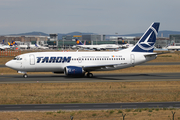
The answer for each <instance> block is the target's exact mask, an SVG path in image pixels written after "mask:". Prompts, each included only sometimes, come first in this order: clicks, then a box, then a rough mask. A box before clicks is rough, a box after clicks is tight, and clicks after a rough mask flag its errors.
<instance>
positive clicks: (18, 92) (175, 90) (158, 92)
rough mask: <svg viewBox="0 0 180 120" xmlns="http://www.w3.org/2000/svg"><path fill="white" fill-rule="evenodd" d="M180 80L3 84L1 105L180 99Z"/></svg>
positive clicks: (0, 88)
mask: <svg viewBox="0 0 180 120" xmlns="http://www.w3.org/2000/svg"><path fill="white" fill-rule="evenodd" d="M179 84H180V81H162V82H161V81H160V82H159V81H156V82H111V83H110V82H102V83H101V82H100V83H99V82H98V83H29V84H26V83H14V84H0V96H1V97H0V104H47V103H114V102H166V101H180V86H179Z"/></svg>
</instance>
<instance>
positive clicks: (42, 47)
mask: <svg viewBox="0 0 180 120" xmlns="http://www.w3.org/2000/svg"><path fill="white" fill-rule="evenodd" d="M35 46H36V48H37V49H49V47H45V46H41V45H39V44H38V45H37V44H35Z"/></svg>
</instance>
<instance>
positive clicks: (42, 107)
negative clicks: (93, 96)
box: [0, 102, 180, 111]
mask: <svg viewBox="0 0 180 120" xmlns="http://www.w3.org/2000/svg"><path fill="white" fill-rule="evenodd" d="M137 108H180V102H149V103H94V104H90V103H87V104H33V105H0V111H53V110H102V109H137Z"/></svg>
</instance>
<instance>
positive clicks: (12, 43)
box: [8, 41, 17, 46]
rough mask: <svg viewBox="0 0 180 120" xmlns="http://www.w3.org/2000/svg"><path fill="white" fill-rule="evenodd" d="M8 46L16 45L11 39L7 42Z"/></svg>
mask: <svg viewBox="0 0 180 120" xmlns="http://www.w3.org/2000/svg"><path fill="white" fill-rule="evenodd" d="M8 45H9V46H13V45H17V44H16V42H15V41H12V42H11V43H9V42H8Z"/></svg>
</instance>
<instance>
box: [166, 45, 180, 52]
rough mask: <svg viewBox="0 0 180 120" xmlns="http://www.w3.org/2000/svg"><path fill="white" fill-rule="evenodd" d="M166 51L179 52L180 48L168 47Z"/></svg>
mask: <svg viewBox="0 0 180 120" xmlns="http://www.w3.org/2000/svg"><path fill="white" fill-rule="evenodd" d="M167 49H168V51H170V50H176V51H179V50H180V46H168V47H167Z"/></svg>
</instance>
